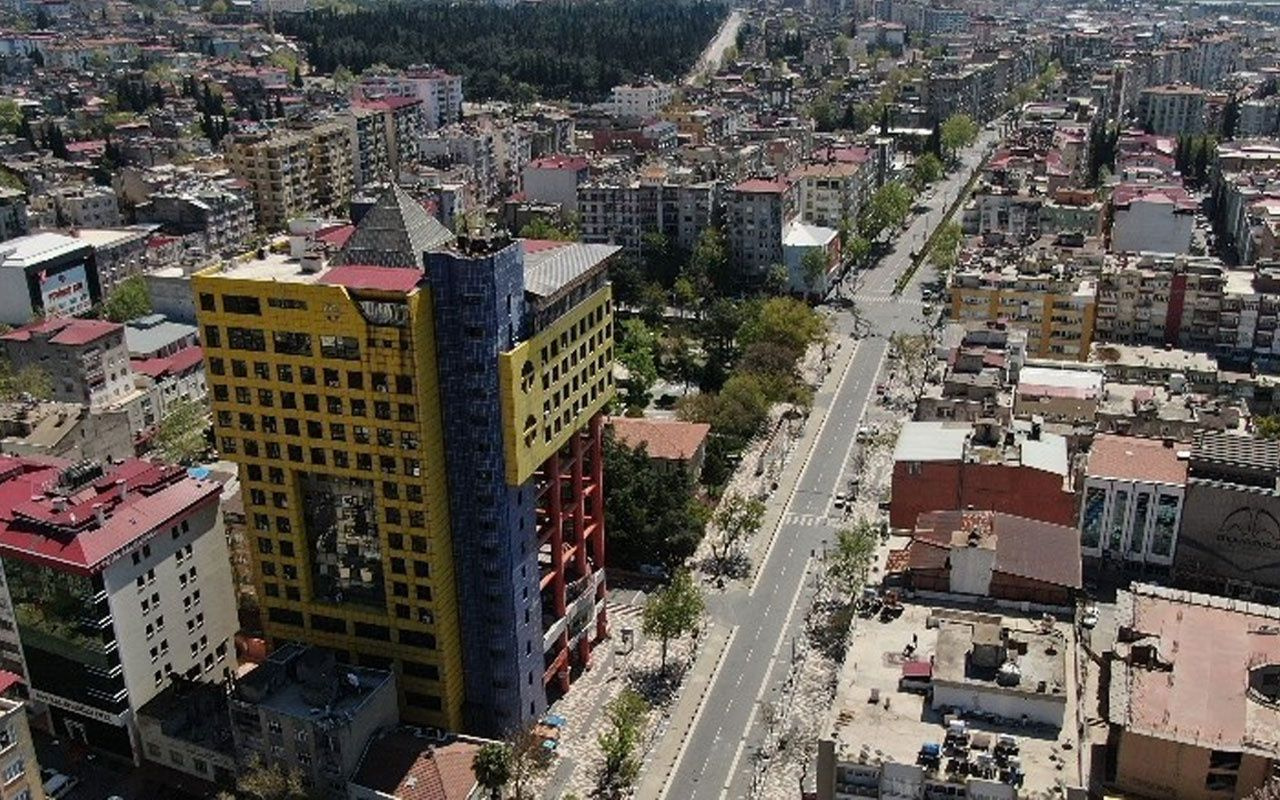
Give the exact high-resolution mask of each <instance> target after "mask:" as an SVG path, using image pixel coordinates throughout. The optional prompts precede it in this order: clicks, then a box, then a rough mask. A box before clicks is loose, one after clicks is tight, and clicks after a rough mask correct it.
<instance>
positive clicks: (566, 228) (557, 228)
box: [520, 217, 578, 242]
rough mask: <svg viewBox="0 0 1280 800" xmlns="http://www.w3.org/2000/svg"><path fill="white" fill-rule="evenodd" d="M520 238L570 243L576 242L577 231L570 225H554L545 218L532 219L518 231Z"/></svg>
mask: <svg viewBox="0 0 1280 800" xmlns="http://www.w3.org/2000/svg"><path fill="white" fill-rule="evenodd" d="M520 238H521V239H546V240H549V241H554V242H572V241H576V240H577V238H578V231H577V230H576V229H575V228H574V227H573V226H572V225H571V224H567V223H561V224H556V223H555V222H552V221H551V220H549V219H547V218H546V217H534V218H533V219H531V220H529V221H528V222H527V223H525V226H524V227H523V228H521V229H520Z"/></svg>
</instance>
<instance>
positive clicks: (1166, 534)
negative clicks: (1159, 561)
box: [1151, 494, 1180, 558]
mask: <svg viewBox="0 0 1280 800" xmlns="http://www.w3.org/2000/svg"><path fill="white" fill-rule="evenodd" d="M1179 502H1180V498H1178V496H1177V495H1172V494H1161V495H1160V499H1159V500H1157V501H1156V523H1155V527H1154V529H1153V530H1152V532H1151V553H1152V555H1157V556H1161V557H1163V558H1168V557H1169V556H1171V555H1173V537H1174V533H1175V532H1176V531H1175V528H1176V526H1177V524H1178V505H1179Z"/></svg>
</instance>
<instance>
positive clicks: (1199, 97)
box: [1138, 84, 1205, 136]
mask: <svg viewBox="0 0 1280 800" xmlns="http://www.w3.org/2000/svg"><path fill="white" fill-rule="evenodd" d="M1204 100H1205V93H1204V90H1203V89H1199V88H1197V87H1195V86H1188V85H1186V84H1168V85H1165V86H1151V87H1149V88H1146V89H1143V90H1142V92H1141V93H1139V95H1138V121H1139V123H1140V124H1141V125H1142V127H1144V128H1146V129H1147V130H1148V131H1149V132H1151V133H1154V134H1156V135H1157V136H1197V135H1199V134H1201V133H1203V132H1204Z"/></svg>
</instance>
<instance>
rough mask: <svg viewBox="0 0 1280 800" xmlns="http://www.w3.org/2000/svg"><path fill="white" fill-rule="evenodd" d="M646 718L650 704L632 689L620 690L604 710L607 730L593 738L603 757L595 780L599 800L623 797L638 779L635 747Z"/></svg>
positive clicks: (637, 755)
mask: <svg viewBox="0 0 1280 800" xmlns="http://www.w3.org/2000/svg"><path fill="white" fill-rule="evenodd" d="M648 714H649V704H648V703H647V702H645V699H644V698H643V697H641V696H640V695H639V694H637V693H636V692H634V691H632V690H631V689H623V690H622V692H621V693H620V694H619V695H618V696H617V697H615V698H614V699H613V700H611V701H609V705H608V706H606V707H605V719H606V720H607V722H608V727H607V728H606V729H605V731H604V732H603V733H601V734H600V735H599V736H598V737H597V738H596V742H597V744H599V745H600V752H601V754H602V755H603V756H604V764H603V765H601V769H600V775H599V780H598V782H599V790H600V791H599V794H600V795H601V796H604V797H619V796H622V795H623V794H625V793H626V792H627V791H628V790H629V789H630V788H631V786H632V784H634V783H635V782H636V779H637V778H638V777H640V757H639V754H638V753H637V752H636V746H637V745H638V744H639V743H640V733H641V731H642V730H643V728H644V723H645V718H646V717H647V716H648Z"/></svg>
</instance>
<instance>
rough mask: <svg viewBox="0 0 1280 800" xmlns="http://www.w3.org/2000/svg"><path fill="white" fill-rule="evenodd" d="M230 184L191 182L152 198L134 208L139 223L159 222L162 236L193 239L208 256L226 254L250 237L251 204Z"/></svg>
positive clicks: (245, 194)
mask: <svg viewBox="0 0 1280 800" xmlns="http://www.w3.org/2000/svg"><path fill="white" fill-rule="evenodd" d="M231 183H232V182H231V181H215V180H210V181H203V180H192V181H184V182H181V183H177V184H175V185H173V186H172V187H170V188H166V189H162V190H160V191H157V192H154V193H152V194H151V196H150V198H149V199H148V200H147V201H146V202H145V203H143V204H142V205H139V206H138V207H137V214H138V221H139V222H158V223H160V225H161V226H163V231H164V232H165V233H168V234H171V235H174V236H182V237H186V236H192V237H194V238H195V241H196V242H198V243H199V245H200V246H201V247H203V249H204V251H205V252H207V253H210V254H229V253H231V252H236V251H239V250H241V249H242V248H243V247H244V244H245V242H247V241H248V240H249V237H250V236H252V235H253V226H254V219H253V202H252V200H251V198H250V197H249V195H248V193H247V192H246V191H245V190H244V189H242V188H240V187H238V186H234V185H231Z"/></svg>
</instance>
